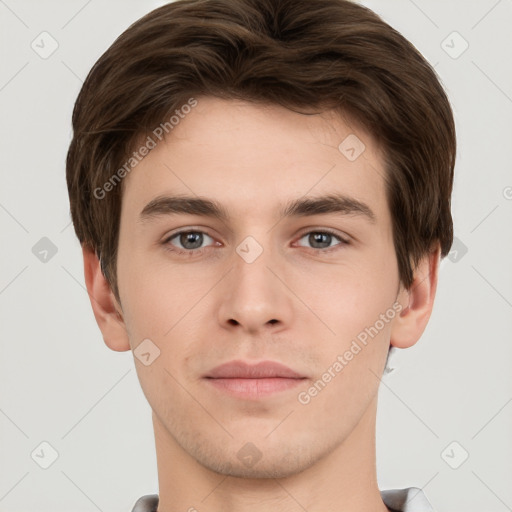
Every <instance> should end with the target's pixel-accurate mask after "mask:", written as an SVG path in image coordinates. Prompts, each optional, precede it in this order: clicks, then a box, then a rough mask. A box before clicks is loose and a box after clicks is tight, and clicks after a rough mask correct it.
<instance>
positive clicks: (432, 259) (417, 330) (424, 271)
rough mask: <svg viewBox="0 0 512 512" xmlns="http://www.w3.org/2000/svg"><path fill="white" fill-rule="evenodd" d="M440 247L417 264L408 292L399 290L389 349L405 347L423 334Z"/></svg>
mask: <svg viewBox="0 0 512 512" xmlns="http://www.w3.org/2000/svg"><path fill="white" fill-rule="evenodd" d="M439 260H440V247H439V245H437V246H436V248H435V249H434V250H432V251H431V252H430V253H429V254H427V255H426V256H425V257H424V258H423V259H422V260H421V261H420V263H419V264H418V266H417V267H416V269H415V271H414V280H413V283H412V284H411V286H410V288H409V289H408V290H406V289H403V288H402V289H401V291H400V293H399V296H398V299H397V300H398V301H399V302H400V304H401V305H402V310H401V311H400V314H399V315H398V316H397V317H395V319H394V321H393V327H392V329H391V340H390V343H391V346H393V347H397V348H408V347H411V346H412V345H414V344H415V343H416V342H417V341H418V340H419V339H420V337H421V335H422V334H423V332H424V330H425V328H426V326H427V323H428V320H429V318H430V315H431V313H432V308H433V306H434V298H435V294H436V289H437V281H438V273H439Z"/></svg>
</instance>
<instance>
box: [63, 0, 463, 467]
mask: <svg viewBox="0 0 512 512" xmlns="http://www.w3.org/2000/svg"><path fill="white" fill-rule="evenodd" d="M73 130H74V136H73V140H72V142H71V145H70V148H69V152H68V157H67V184H68V189H69V195H70V204H71V214H72V219H73V223H74V227H75V231H76V234H77V236H78V239H79V241H80V243H81V245H82V248H83V254H84V265H85V276H86V283H87V288H88V291H89V293H90V296H91V304H92V306H93V310H94V313H95V316H96V319H97V321H98V324H99V326H100V328H101V330H102V333H103V337H104V340H105V342H106V343H107V345H108V346H109V347H110V348H112V349H113V350H120V351H121V350H129V349H133V350H134V351H136V350H137V347H139V346H141V347H145V349H144V350H146V351H149V352H150V353H151V354H152V356H150V359H152V362H151V364H147V365H146V364H144V363H143V362H142V360H139V359H138V358H136V359H135V362H136V365H137V371H138V375H139V379H140V381H141V385H142V388H143V390H144V393H145V395H146V397H147V398H148V401H149V403H150V405H151V407H152V408H153V411H154V415H155V418H157V421H158V422H159V424H160V426H161V428H162V429H163V430H165V431H166V432H168V433H169V434H170V437H172V438H173V439H174V440H175V442H176V444H177V445H179V446H180V448H181V449H183V450H184V451H185V452H187V453H188V454H190V455H191V456H192V457H193V458H194V459H196V460H197V461H198V462H200V463H201V464H203V465H204V466H206V467H208V468H210V469H213V470H215V471H219V472H223V473H226V474H237V475H253V476H265V475H269V474H272V475H274V476H278V475H281V476H283V475H286V474H291V473H293V472H297V471H300V470H301V469H303V468H305V467H307V466H310V465H312V464H313V463H314V462H315V461H317V460H319V459H320V458H321V457H322V456H324V455H325V454H326V453H329V452H331V451H332V450H333V448H334V447H336V446H339V445H340V444H341V443H343V441H344V440H346V439H347V438H348V437H349V436H350V434H351V433H352V431H353V430H354V428H355V426H356V425H357V424H358V422H359V421H360V420H361V418H362V417H363V416H364V415H365V413H367V411H368V410H369V408H370V407H372V405H374V404H375V399H376V394H377V390H378V384H379V379H378V376H379V375H380V374H381V373H382V370H383V367H384V364H385V361H386V355H387V353H388V349H389V347H390V346H396V347H399V348H406V347H408V346H411V345H413V344H414V343H416V342H417V340H418V339H419V337H420V336H421V334H422V332H423V330H424V328H425V326H426V324H427V322H428V319H429V316H430V313H431V310H432V304H433V299H434V295H435V290H436V283H437V270H438V265H439V259H440V257H444V256H445V255H446V254H447V253H448V251H449V248H450V246H451V243H452V237H453V230H452V219H451V213H450V196H451V190H452V181H453V169H454V163H455V152H456V151H455V150H456V146H455V128H454V121H453V115H452V111H451V108H450V105H449V101H448V99H447V97H446V94H445V92H444V90H443V88H442V86H441V84H440V82H439V79H438V77H437V76H436V73H435V71H434V70H433V69H432V67H431V66H430V65H429V64H428V63H427V62H426V61H425V59H424V58H423V57H422V56H421V54H420V53H419V52H418V51H417V50H416V49H415V48H414V46H413V45H412V44H411V43H409V42H408V41H407V40H406V39H404V38H403V37H402V36H401V35H400V34H399V33H397V32H396V31H395V30H394V29H393V28H391V27H390V26H389V25H387V24H386V23H385V22H384V21H383V20H381V19H380V18H379V17H378V16H377V15H376V14H375V13H373V12H372V11H370V10H369V9H367V8H365V7H363V6H361V5H358V4H356V3H353V2H350V1H346V0H317V2H316V5H315V10H311V7H310V2H309V1H302V0H299V1H298V0H236V1H235V0H203V1H199V0H178V1H177V2H174V3H171V4H168V5H165V6H163V7H160V8H159V9H156V10H155V11H153V12H151V13H149V14H148V15H146V16H145V17H143V18H142V19H140V20H139V21H137V22H136V23H134V24H133V25H132V26H131V27H129V28H128V30H126V31H125V32H124V33H123V34H122V35H121V36H120V37H119V38H118V39H117V40H116V41H115V42H114V43H113V45H112V46H111V47H110V48H109V49H108V50H107V51H106V52H105V53H104V54H103V55H102V57H101V58H100V59H99V60H98V62H97V63H96V64H95V65H94V67H93V68H92V70H91V72H90V73H89V75H88V77H87V79H86V81H85V82H84V85H83V88H82V90H81V92H80V94H79V97H78V99H77V102H76V105H75V109H74V112H73ZM165 198H167V199H165ZM143 340H150V341H145V342H144V343H145V345H141V343H142V342H143ZM350 354H352V355H350ZM156 355H158V357H156V358H155V356H156ZM340 356H341V357H340ZM345 356H346V357H345ZM153 359H154V360H153ZM231 360H244V361H255V362H256V361H261V360H273V361H279V362H281V363H284V364H286V365H287V366H289V367H291V368H292V369H293V370H295V371H296V372H297V373H298V374H299V375H300V376H301V377H303V379H302V381H301V382H299V383H298V384H297V386H296V387H295V388H294V389H293V390H286V391H284V392H279V393H275V394H273V395H272V396H268V397H266V398H265V399H247V400H242V399H240V397H235V396H228V397H227V398H226V395H225V394H224V392H223V391H219V390H218V389H217V388H216V387H212V386H211V385H210V384H211V382H210V381H209V380H208V379H207V377H208V376H210V374H211V371H212V369H213V368H214V367H215V366H217V365H219V364H221V363H225V362H228V361H231ZM146 362H147V361H146ZM329 376H330V377H329ZM315 389H316V391H315ZM191 397H193V399H192V398H191ZM207 405H208V406H209V407H205V406H207ZM206 409H208V413H206V412H205V411H206ZM291 409H293V410H294V413H293V414H292V415H291V416H290V417H289V419H287V420H286V421H284V422H283V423H282V424H281V425H280V427H279V429H277V430H276V431H275V432H273V433H272V435H269V432H270V431H271V430H272V428H273V427H275V425H276V424H277V423H278V422H279V421H280V420H282V418H283V417H284V416H285V414H286V413H288V412H289V411H290V410H291ZM319 432H321V433H322V435H321V436H319ZM247 441H251V442H252V443H253V444H254V445H255V446H256V447H257V449H258V450H259V451H260V453H261V454H263V456H262V458H261V461H259V462H258V464H256V465H254V466H251V467H248V466H247V465H244V463H243V461H242V458H241V457H237V454H238V453H239V450H240V449H241V448H242V447H243V446H245V444H246V442H247Z"/></svg>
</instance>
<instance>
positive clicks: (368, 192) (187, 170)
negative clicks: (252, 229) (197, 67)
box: [122, 97, 388, 221]
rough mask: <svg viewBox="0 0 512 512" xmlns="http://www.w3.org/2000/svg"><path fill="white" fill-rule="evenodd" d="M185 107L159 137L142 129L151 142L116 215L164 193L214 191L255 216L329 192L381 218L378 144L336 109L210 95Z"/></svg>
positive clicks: (204, 193) (206, 193)
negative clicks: (300, 109) (308, 109)
mask: <svg viewBox="0 0 512 512" xmlns="http://www.w3.org/2000/svg"><path fill="white" fill-rule="evenodd" d="M187 112H188V113H186V114H185V113H183V112H182V113H181V116H179V117H178V116H175V118H174V119H173V124H172V129H170V126H171V125H170V124H168V125H167V129H168V131H169V133H168V134H166V135H165V137H164V138H163V140H161V141H160V140H159V139H158V138H157V137H156V136H155V135H154V133H152V134H150V137H151V138H152V139H153V140H154V142H155V144H151V146H153V145H154V147H153V149H151V151H150V152H149V154H147V155H146V156H144V158H142V159H141V161H140V162H139V163H137V165H136V166H135V167H134V168H133V170H132V171H131V172H130V173H129V174H128V175H127V176H126V178H125V179H124V181H123V189H124V190H123V213H122V215H129V216H132V217H134V216H135V215H139V214H140V213H141V211H142V210H143V208H144V207H145V205H146V204H147V203H148V202H150V201H151V200H153V199H155V198H156V197H158V196H162V195H165V194H168V195H176V194H181V195H186V196H198V197H208V198H214V199H215V200H216V201H218V202H219V203H220V204H222V205H223V206H225V208H226V209H227V210H228V212H229V211H232V212H233V214H234V215H235V214H237V215H243V214H250V215H253V216H256V215H267V214H268V215H271V214H272V213H275V211H276V209H277V208H281V209H282V206H283V205H284V204H287V203H289V202H290V201H293V200H297V199H298V198H300V197H313V196H319V195H326V194H333V193H337V194H344V195H348V196H350V197H352V198H354V199H356V200H359V201H361V202H364V203H371V204H372V210H373V211H374V212H375V213H376V216H377V217H378V220H379V219H380V220H382V221H385V220H386V219H385V217H387V213H388V212H387V206H386V200H385V193H384V168H383V159H382V157H381V153H380V149H379V147H378V146H377V144H376V143H375V141H374V140H373V138H372V137H371V136H370V134H368V133H367V132H366V131H364V130H362V129H361V128H360V127H359V126H358V125H356V123H354V122H352V121H351V120H350V119H349V118H347V117H345V116H342V115H341V114H339V113H338V112H334V111H327V112H322V113H320V114H304V113H297V112H293V111H291V110H288V109H285V108H283V107H280V106H277V105H260V104H254V103H250V102H244V101H239V100H221V99H218V98H211V97H199V98H197V104H196V106H195V107H194V108H192V109H187ZM156 128H157V127H156ZM160 131H162V128H160ZM156 133H159V132H158V131H157V132H156ZM164 134H165V131H164ZM144 142H145V141H143V142H142V143H144Z"/></svg>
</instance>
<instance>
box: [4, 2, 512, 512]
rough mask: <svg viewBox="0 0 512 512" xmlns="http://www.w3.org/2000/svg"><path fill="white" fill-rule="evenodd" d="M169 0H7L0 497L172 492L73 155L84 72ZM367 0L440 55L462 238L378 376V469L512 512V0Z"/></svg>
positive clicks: (36, 499)
mask: <svg viewBox="0 0 512 512" xmlns="http://www.w3.org/2000/svg"><path fill="white" fill-rule="evenodd" d="M163 3H165V2H163V1H156V0H153V1H149V0H145V1H141V0H138V1H135V0H129V1H126V0H123V1H121V0H115V1H114V0H110V1H100V0H89V1H86V0H68V1H66V2H63V1H61V2H58V1H56V0H53V1H49V0H44V1H35V0H32V1H29V0H0V52H1V53H0V56H1V66H0V112H1V117H0V129H1V133H0V144H1V152H0V155H1V160H0V169H1V171H0V172H1V180H0V227H1V228H0V229H1V231H0V234H1V247H2V249H1V252H0V329H1V331H0V332H1V338H0V343H1V355H0V384H1V387H0V393H1V394H0V512H5V511H10V512H12V511H38V512H46V511H48V512H49V511H52V512H58V511H64V510H66V511H67V510H73V511H97V510H100V511H105V512H106V511H119V512H126V511H130V510H131V507H132V506H133V503H134V501H135V500H136V499H137V498H138V497H139V496H141V495H143V494H148V493H153V492H157V491H158V487H157V473H156V457H155V454H154V442H153V432H152V425H151V415H150V412H151V411H150V408H149V405H148V404H147V403H146V401H145V398H144V395H143V394H142V391H141V389H140V386H139V383H138V380H137V376H136V373H135V368H134V363H133V356H132V354H131V353H130V352H125V353H117V352H112V351H110V350H109V349H108V348H107V347H106V345H105V344H104V343H103V340H102V337H101V333H100V331H99V329H98V327H97V325H96V323H95V320H94V317H93V314H92V310H91V307H90V303H89V298H88V296H87V293H86V292H85V291H84V280H83V269H82V261H81V252H80V247H79V244H78V242H77V240H76V239H75V235H74V232H73V229H72V226H71V225H70V216H69V203H68V198H67V190H66V185H65V172H64V159H65V154H66V151H67V146H68V144H69V141H70V137H71V128H70V119H71V112H72V107H73V104H74V101H75V99H76V96H77V94H78V91H79V89H80V87H81V84H82V80H83V79H84V78H85V76H86V74H87V72H88V71H89V69H90V68H91V66H92V65H93V64H94V62H95V61H96V60H97V59H98V57H99V56H100V55H101V53H103V51H104V50H105V49H106V48H107V47H108V46H109V45H110V44H111V43H112V42H113V40H114V39H115V38H116V37H117V36H118V35H119V34H120V33H121V32H122V31H123V30H124V29H125V28H127V27H128V25H129V24H130V23H132V22H133V21H135V20H136V19H138V18H139V17H140V16H142V15H143V14H145V13H146V12H149V11H150V10H151V9H153V8H155V7H157V6H159V5H162V4H163ZM362 3H363V4H364V5H367V6H368V7H370V8H372V9H374V10H375V11H376V12H377V13H378V14H380V15H381V16H382V17H383V18H384V19H385V20H386V21H387V22H388V23H390V24H391V25H392V26H394V27H395V28H396V29H398V30H399V31H400V32H401V33H402V34H404V36H405V37H407V38H408V39H409V40H411V41H412V42H413V43H414V44H415V45H416V46H417V48H418V49H419V50H420V51H421V52H422V53H423V55H424V56H425V57H426V58H427V59H428V60H429V61H430V62H431V63H432V64H433V65H435V68H436V71H437V72H438V74H439V75H440V77H441V79H442V82H443V84H444V86H445V88H446V90H447V92H448V94H449V97H450V99H451V102H452V105H453V109H454V112H455V118H456V124H457V133H458V157H457V158H458V159H457V166H456V180H455V191H454V196H453V214H454V221H455V232H456V236H457V239H458V240H459V241H458V242H456V243H457V246H456V252H452V254H451V255H450V259H446V260H444V261H443V263H442V267H441V276H440V285H439V289H438V295H437V301H436V305H435V308H434V313H433V316H432V318H431V321H430V324H429V326H428V328H427V331H426V333H425V335H424V336H423V338H422V339H421V340H420V342H419V343H418V344H417V345H416V346H415V347H413V348H411V349H408V350H403V351H399V352H397V353H396V354H395V355H394V357H393V358H392V360H391V365H392V366H395V370H394V371H392V372H391V373H389V374H387V375H386V376H385V378H384V379H383V383H382V384H381V391H380V405H379V415H378V432H377V436H378V453H377V458H378V474H379V484H380V487H381V488H392V487H408V486H417V487H421V488H423V489H424V492H425V493H426V494H427V496H428V498H429V499H430V501H431V502H432V504H433V505H434V508H435V509H436V510H437V511H439V512H445V511H465V512H477V511H478V512H481V511H482V510H485V511H486V512H502V511H506V510H512V486H511V485H510V484H511V481H512V440H511V432H512V429H511V427H512V403H511V402H512V372H511V371H510V366H511V364H510V363H511V355H512V340H511V327H512V229H511V220H512V171H511V164H510V157H509V153H510V149H511V143H512V122H511V121H512V58H511V53H512V50H511V48H512V35H511V31H510V26H511V25H512V0H500V1H496V0H482V1H478V2H477V1H463V0H457V1H454V0H451V1H441V0H437V1H426V0H414V1H413V0H385V1H383V0H366V1H364V2H362ZM43 31H47V32H48V33H49V34H51V38H53V39H54V40H55V41H57V43H58V45H59V46H58V48H57V50H56V51H55V52H54V53H53V54H52V55H50V56H49V57H48V58H46V59H43V58H41V56H40V55H39V54H38V53H36V52H35V51H34V50H33V49H32V48H31V43H32V42H33V41H35V42H34V45H36V44H38V45H39V46H38V47H37V46H36V48H38V49H39V52H42V51H43V50H44V51H49V50H50V49H51V44H52V40H51V38H49V37H48V36H40V34H41V32H43ZM454 31H456V32H458V33H459V34H460V37H459V36H457V35H456V34H455V35H454V34H453V32H454ZM42 38H45V39H44V40H43V41H42V42H41V40H42ZM464 40H465V41H467V43H468V44H469V47H468V48H467V50H466V51H465V52H464V53H462V54H461V55H458V53H460V51H461V50H462V49H463V48H464V46H463V45H464ZM443 41H444V42H443ZM454 57H457V58H454ZM43 237H47V238H49V239H50V240H51V241H52V243H53V244H54V245H55V246H56V248H57V253H56V254H55V255H53V256H52V255H51V253H48V255H47V256H46V258H47V261H46V262H45V261H41V259H40V258H43V259H44V254H42V253H40V252H38V247H39V246H37V245H36V244H37V243H38V242H39V241H40V239H41V238H43ZM34 246H36V249H34V252H35V253H36V254H34V252H33V247H34ZM466 250H467V252H466ZM453 441H455V442H456V444H451V443H452V442H453ZM42 442H47V443H49V444H50V445H51V446H52V447H53V449H54V450H56V452H58V458H57V459H56V460H55V462H54V463H53V464H52V465H51V466H50V467H48V469H43V468H42V467H41V464H43V465H44V464H45V463H49V462H51V449H50V448H49V447H48V446H47V445H43V446H41V443H42ZM447 447H448V448H447ZM465 452H467V453H468V454H469V458H468V459H467V460H466V461H465V462H464V463H463V464H462V465H460V467H458V469H453V468H452V467H450V465H451V466H457V465H458V464H460V462H461V461H462V460H463V457H464V456H465ZM31 454H32V455H31Z"/></svg>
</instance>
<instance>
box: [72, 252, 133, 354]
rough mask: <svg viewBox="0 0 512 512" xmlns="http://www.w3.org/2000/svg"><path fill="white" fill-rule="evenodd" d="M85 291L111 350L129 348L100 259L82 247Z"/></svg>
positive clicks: (118, 311)
mask: <svg viewBox="0 0 512 512" xmlns="http://www.w3.org/2000/svg"><path fill="white" fill-rule="evenodd" d="M82 254H83V257H84V275H85V284H86V286H87V293H88V294H89V299H90V300H91V306H92V310H93V312H94V317H95V318H96V322H97V324H98V327H99V328H100V330H101V333H102V335H103V341H104V342H105V344H106V345H107V346H108V347H109V348H110V349H112V350H115V351H117V352H124V351H126V350H130V342H129V338H128V333H127V330H126V325H125V323H124V319H123V315H122V309H121V306H120V305H119V304H118V302H117V300H116V298H115V296H114V293H113V292H112V290H111V288H110V285H109V284H108V281H107V280H106V279H105V276H104V275H103V273H102V271H101V266H100V261H99V259H98V257H97V256H96V254H95V253H94V251H92V250H90V249H87V248H85V247H82Z"/></svg>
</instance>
